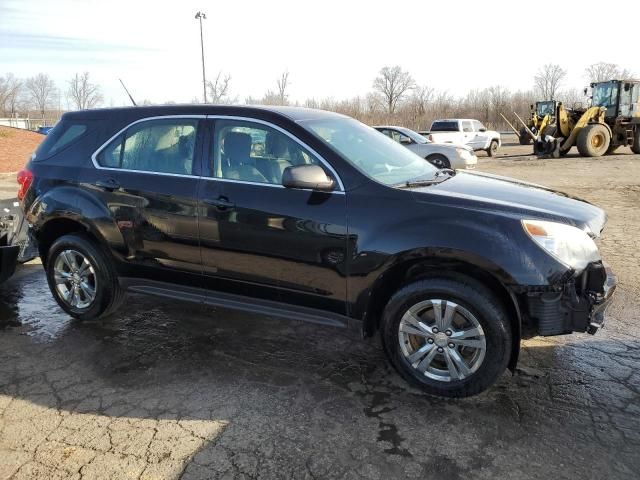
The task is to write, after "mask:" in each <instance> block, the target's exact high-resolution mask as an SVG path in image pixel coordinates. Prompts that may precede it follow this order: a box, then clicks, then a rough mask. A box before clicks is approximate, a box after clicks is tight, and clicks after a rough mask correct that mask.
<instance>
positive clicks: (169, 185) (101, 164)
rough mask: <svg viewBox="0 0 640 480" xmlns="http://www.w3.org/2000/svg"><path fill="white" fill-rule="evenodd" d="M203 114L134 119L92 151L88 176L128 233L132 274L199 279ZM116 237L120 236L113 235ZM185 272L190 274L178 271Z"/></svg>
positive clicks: (87, 180) (127, 255)
mask: <svg viewBox="0 0 640 480" xmlns="http://www.w3.org/2000/svg"><path fill="white" fill-rule="evenodd" d="M203 119H204V117H202V118H198V117H183V116H180V117H161V118H154V119H147V120H142V121H138V122H135V123H133V124H132V125H130V126H129V127H127V128H126V129H125V130H123V131H122V132H120V133H119V134H118V135H116V136H115V137H114V138H113V139H112V140H111V141H110V142H109V143H108V144H107V145H105V146H104V147H103V148H101V149H100V150H99V151H98V152H96V154H94V156H93V162H94V165H95V167H96V168H95V169H93V170H92V171H91V172H88V173H87V172H85V174H84V178H83V182H84V184H85V186H86V187H87V188H90V189H91V190H92V192H93V193H94V194H95V195H98V196H99V198H100V199H101V201H102V202H103V203H104V204H105V205H106V207H107V208H108V209H109V210H110V213H111V216H112V218H113V220H115V222H116V224H117V227H118V229H119V230H120V233H121V235H122V239H124V246H125V251H124V252H123V256H124V258H125V260H126V262H128V263H129V264H131V265H132V267H135V268H131V269H130V275H131V276H143V275H145V274H146V273H148V272H149V269H152V270H154V279H156V280H166V281H171V282H173V281H184V282H185V283H194V282H195V280H194V278H192V277H191V275H197V276H198V278H200V277H201V274H202V265H201V258H200V246H199V240H198V218H197V213H198V212H197V202H198V200H197V190H198V183H199V177H200V175H199V171H200V154H201V152H200V144H201V141H202V134H201V132H200V130H199V127H200V123H201V122H202V121H203ZM108 240H112V241H116V240H118V239H108ZM181 273H184V274H185V276H184V277H183V276H181Z"/></svg>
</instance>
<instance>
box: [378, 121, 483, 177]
mask: <svg viewBox="0 0 640 480" xmlns="http://www.w3.org/2000/svg"><path fill="white" fill-rule="evenodd" d="M373 128H375V129H376V130H378V131H379V132H381V133H383V134H385V135H386V136H387V137H389V138H391V139H393V140H395V141H396V142H398V143H400V144H402V145H404V146H405V147H407V148H408V149H409V150H411V151H412V152H414V153H416V154H417V155H420V156H421V157H422V158H424V159H425V160H427V161H428V162H430V163H431V164H433V165H434V166H435V167H438V168H453V169H465V168H469V169H470V168H475V166H476V164H477V163H478V157H476V155H475V153H473V149H472V148H471V147H468V146H467V145H456V144H454V143H434V142H432V141H431V140H429V139H427V138H425V137H423V136H422V135H420V134H419V133H416V132H414V131H413V130H410V129H408V128H404V127H395V126H386V125H385V126H378V127H373Z"/></svg>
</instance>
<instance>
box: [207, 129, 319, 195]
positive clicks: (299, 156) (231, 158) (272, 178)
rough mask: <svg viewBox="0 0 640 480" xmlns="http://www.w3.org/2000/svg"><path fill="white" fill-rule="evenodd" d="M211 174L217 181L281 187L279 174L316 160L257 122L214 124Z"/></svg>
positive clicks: (289, 140) (303, 149)
mask: <svg viewBox="0 0 640 480" xmlns="http://www.w3.org/2000/svg"><path fill="white" fill-rule="evenodd" d="M215 131H216V138H215V141H214V155H213V159H214V172H215V176H216V177H218V178H227V179H230V180H240V181H244V182H257V183H272V184H277V185H280V184H282V174H283V172H284V170H285V169H286V168H287V167H290V166H293V165H305V164H316V165H321V163H320V161H319V160H318V159H317V158H316V157H315V156H314V155H313V154H312V153H311V152H309V151H308V150H306V149H305V148H303V147H302V146H301V145H300V144H298V143H297V142H295V141H294V140H293V139H292V138H291V137H289V136H288V135H285V134H284V133H282V132H280V131H278V130H275V129H273V128H270V127H268V126H266V125H262V124H259V123H253V122H246V121H240V120H238V121H235V120H234V121H231V120H224V121H218V122H216V128H215Z"/></svg>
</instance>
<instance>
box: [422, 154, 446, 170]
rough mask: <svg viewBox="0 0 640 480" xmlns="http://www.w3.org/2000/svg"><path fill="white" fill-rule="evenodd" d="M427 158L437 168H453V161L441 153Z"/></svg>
mask: <svg viewBox="0 0 640 480" xmlns="http://www.w3.org/2000/svg"><path fill="white" fill-rule="evenodd" d="M425 160H426V161H427V162H429V163H430V164H431V165H433V166H434V167H436V168H451V162H450V161H449V159H448V158H447V157H445V156H444V155H441V154H439V153H434V154H433V155H429V156H427V157H426V158H425Z"/></svg>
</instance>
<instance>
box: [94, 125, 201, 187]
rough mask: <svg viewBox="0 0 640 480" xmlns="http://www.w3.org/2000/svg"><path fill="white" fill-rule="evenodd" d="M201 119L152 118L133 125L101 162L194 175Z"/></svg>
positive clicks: (108, 165) (100, 158) (99, 159)
mask: <svg viewBox="0 0 640 480" xmlns="http://www.w3.org/2000/svg"><path fill="white" fill-rule="evenodd" d="M197 129H198V120H195V119H189V118H186V119H185V118H171V119H165V120H150V121H147V122H142V123H138V124H135V125H132V126H131V127H129V128H128V129H127V130H126V132H125V133H124V134H123V135H120V136H119V137H118V138H116V139H115V140H113V141H112V142H111V143H110V144H109V145H108V146H107V147H106V148H105V149H104V150H103V151H102V152H100V154H99V155H98V157H97V160H98V163H99V165H101V166H103V167H108V168H119V169H122V170H136V171H141V172H155V173H169V174H179V175H191V174H192V172H193V162H194V155H195V143H196V132H197Z"/></svg>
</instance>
